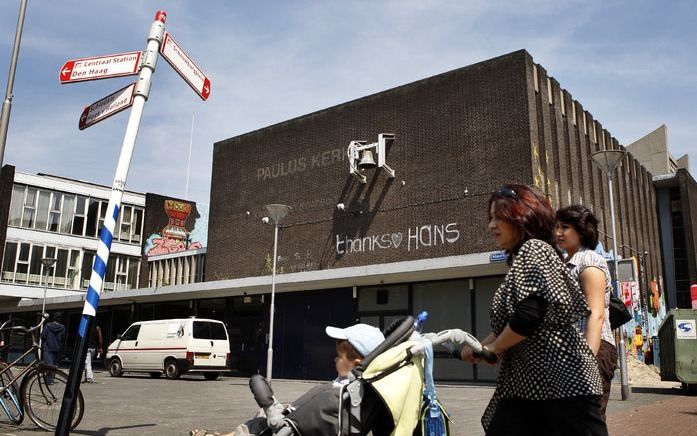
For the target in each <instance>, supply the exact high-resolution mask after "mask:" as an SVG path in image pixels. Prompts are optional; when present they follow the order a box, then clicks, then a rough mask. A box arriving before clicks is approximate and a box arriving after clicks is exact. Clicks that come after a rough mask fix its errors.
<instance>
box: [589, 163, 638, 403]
mask: <svg viewBox="0 0 697 436" xmlns="http://www.w3.org/2000/svg"><path fill="white" fill-rule="evenodd" d="M626 154H627V152H626V151H624V150H602V151H596V152H594V153H591V156H590V158H591V160H592V161H593V163H594V164H596V165H597V166H598V167H599V168H600V169H601V170H603V171H605V173H606V174H607V183H608V186H607V190H608V193H609V196H610V221H611V222H612V254H613V262H614V264H615V268H613V273H612V275H613V278H612V279H613V282H614V283H615V293H616V294H617V296H618V297H619V298H620V299H622V296H621V295H620V289H619V283H618V282H617V231H616V229H615V202H614V198H613V192H612V173H614V172H615V168H617V165H619V163H620V162H621V161H622V159H623V158H624V156H625V155H626ZM618 354H619V355H620V383H621V385H622V400H627V399H628V398H629V380H628V377H627V354H626V350H625V346H624V330H622V327H620V346H619V347H618Z"/></svg>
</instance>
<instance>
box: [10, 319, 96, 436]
mask: <svg viewBox="0 0 697 436" xmlns="http://www.w3.org/2000/svg"><path fill="white" fill-rule="evenodd" d="M47 318H48V315H47V314H44V315H43V316H42V318H41V322H39V324H37V325H35V326H34V327H31V328H27V327H23V326H12V325H11V323H12V320H9V321H6V322H5V323H4V324H2V326H0V332H6V331H10V332H11V331H16V332H20V333H24V334H29V335H31V340H32V345H31V347H30V348H29V349H28V350H27V351H25V352H24V353H23V354H22V355H21V356H19V357H18V358H17V359H15V360H14V361H13V362H12V363H10V364H7V363H5V362H0V408H1V409H2V410H3V411H4V412H5V414H6V415H7V418H8V419H9V420H10V422H11V423H12V424H15V425H19V424H21V423H22V421H23V420H24V415H25V413H26V414H27V415H28V416H29V419H31V420H32V421H33V422H34V424H36V425H38V426H39V427H41V428H42V429H44V430H47V431H54V430H55V429H56V425H57V424H58V417H59V415H60V409H61V402H62V400H63V393H64V392H65V387H66V385H67V382H68V374H66V373H65V372H63V371H61V370H60V369H58V368H57V367H55V366H53V365H47V364H45V363H43V362H42V361H41V359H40V354H39V344H38V340H37V336H38V332H39V331H40V330H41V326H42V325H43V324H44V322H46V319H47ZM27 356H31V359H32V360H31V362H29V363H28V364H27V363H25V362H24V359H25V358H26V357H27ZM20 365H26V366H25V367H24V368H23V369H21V371H19V373H18V374H17V375H16V376H14V375H13V373H12V368H17V367H19V366H20ZM22 377H24V378H22ZM19 379H22V381H21V383H18V380H19ZM18 384H19V387H18ZM83 413H84V399H83V398H82V392H80V391H78V397H77V402H76V405H75V412H74V414H73V420H72V424H71V427H70V428H71V429H74V428H75V427H77V425H78V424H79V423H80V421H81V420H82V414H83Z"/></svg>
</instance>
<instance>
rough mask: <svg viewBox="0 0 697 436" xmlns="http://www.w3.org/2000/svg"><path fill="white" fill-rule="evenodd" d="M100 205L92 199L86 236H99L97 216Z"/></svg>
mask: <svg viewBox="0 0 697 436" xmlns="http://www.w3.org/2000/svg"><path fill="white" fill-rule="evenodd" d="M100 203H101V202H100V201H99V200H94V199H90V202H89V206H87V228H86V229H85V236H91V237H96V236H98V235H97V216H98V215H99V205H100Z"/></svg>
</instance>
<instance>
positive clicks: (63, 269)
mask: <svg viewBox="0 0 697 436" xmlns="http://www.w3.org/2000/svg"><path fill="white" fill-rule="evenodd" d="M68 254H69V251H68V250H66V249H64V248H59V249H58V255H57V256H56V258H57V259H58V260H57V261H56V272H55V276H56V278H55V286H59V287H61V288H64V287H65V284H66V281H65V275H66V274H67V272H68Z"/></svg>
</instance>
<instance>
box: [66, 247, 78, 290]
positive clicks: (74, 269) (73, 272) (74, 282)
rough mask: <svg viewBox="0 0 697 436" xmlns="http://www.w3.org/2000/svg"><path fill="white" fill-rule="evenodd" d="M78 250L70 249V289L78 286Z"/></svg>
mask: <svg viewBox="0 0 697 436" xmlns="http://www.w3.org/2000/svg"><path fill="white" fill-rule="evenodd" d="M79 280H80V250H70V261H69V262H68V282H67V283H66V284H67V287H68V288H70V289H79V288H80V282H79Z"/></svg>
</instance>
